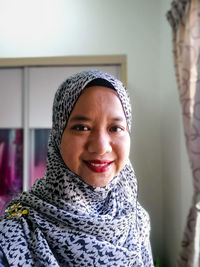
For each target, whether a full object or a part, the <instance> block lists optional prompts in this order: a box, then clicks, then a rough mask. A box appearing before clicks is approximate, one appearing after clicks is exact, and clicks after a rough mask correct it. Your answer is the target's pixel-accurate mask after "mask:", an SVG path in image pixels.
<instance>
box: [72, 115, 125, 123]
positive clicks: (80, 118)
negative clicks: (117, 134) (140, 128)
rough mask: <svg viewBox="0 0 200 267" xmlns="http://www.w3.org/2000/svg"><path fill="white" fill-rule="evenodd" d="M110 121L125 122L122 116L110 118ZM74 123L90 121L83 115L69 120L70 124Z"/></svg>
mask: <svg viewBox="0 0 200 267" xmlns="http://www.w3.org/2000/svg"><path fill="white" fill-rule="evenodd" d="M111 120H112V121H116V122H123V121H126V119H125V118H124V117H122V116H117V117H113V118H111ZM76 121H91V119H90V118H88V117H86V116H83V115H75V116H73V117H71V118H70V122H76Z"/></svg>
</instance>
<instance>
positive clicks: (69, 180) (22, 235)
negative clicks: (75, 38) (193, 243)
mask: <svg viewBox="0 0 200 267" xmlns="http://www.w3.org/2000/svg"><path fill="white" fill-rule="evenodd" d="M130 130H131V106H130V101H129V97H128V94H127V91H126V89H125V88H124V86H123V85H122V83H121V82H120V81H118V80H116V79H115V78H113V77H112V76H110V75H108V74H106V73H103V72H100V71H84V72H81V73H78V74H76V75H74V76H72V77H70V78H69V79H67V80H66V81H65V82H64V83H63V84H62V85H61V86H60V87H59V89H58V91H57V92H56V95H55V99H54V105H53V125H52V130H51V134H50V138H49V144H48V155H47V171H46V174H45V176H44V177H43V179H40V180H38V181H37V182H36V184H35V185H34V186H33V187H32V189H31V190H30V191H29V192H24V193H22V195H21V196H20V197H19V198H18V199H17V200H15V205H14V206H12V207H11V208H10V210H8V211H7V215H6V216H7V218H6V217H5V218H4V219H3V220H2V221H1V223H0V247H1V252H2V255H3V256H2V257H4V261H5V260H7V262H8V264H9V266H153V262H152V256H151V248H150V243H149V228H150V227H149V217H148V215H147V213H146V212H145V211H144V210H143V208H142V207H141V206H140V204H139V203H138V201H137V182H136V178H135V175H134V171H133V169H132V166H131V163H130V162H129V160H128V157H129V149H130Z"/></svg>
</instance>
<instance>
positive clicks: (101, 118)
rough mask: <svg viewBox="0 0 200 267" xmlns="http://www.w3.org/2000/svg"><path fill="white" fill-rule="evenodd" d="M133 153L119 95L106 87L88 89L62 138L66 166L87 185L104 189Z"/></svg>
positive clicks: (75, 109)
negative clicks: (130, 151) (130, 153)
mask: <svg viewBox="0 0 200 267" xmlns="http://www.w3.org/2000/svg"><path fill="white" fill-rule="evenodd" d="M129 150H130V136H129V132H128V127H127V123H126V118H125V115H124V111H123V108H122V105H121V102H120V100H119V98H118V96H117V93H116V92H115V91H114V90H112V89H109V88H106V87H102V86H93V87H89V88H87V89H85V90H84V91H83V93H82V94H81V95H80V97H79V99H78V101H77V102H76V104H75V106H74V109H73V111H72V113H71V115H70V117H69V120H68V122H67V125H66V128H65V130H64V132H63V135H62V140H61V155H62V158H63V160H64V162H65V164H66V165H67V166H68V168H69V169H70V170H71V171H73V172H74V173H76V174H78V175H79V176H80V177H81V178H82V179H83V180H84V181H85V182H86V183H87V184H89V185H92V186H94V187H103V186H105V185H107V184H108V183H109V182H110V181H111V180H112V179H113V177H114V176H115V175H116V174H117V173H118V172H119V171H120V170H121V169H122V168H123V167H124V165H125V163H126V160H127V158H128V156H129Z"/></svg>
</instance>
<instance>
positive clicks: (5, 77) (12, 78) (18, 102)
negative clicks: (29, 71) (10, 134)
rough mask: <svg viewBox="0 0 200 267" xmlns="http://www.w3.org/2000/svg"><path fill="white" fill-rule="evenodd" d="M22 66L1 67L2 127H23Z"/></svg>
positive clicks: (0, 125) (0, 118) (0, 105)
mask: <svg viewBox="0 0 200 267" xmlns="http://www.w3.org/2000/svg"><path fill="white" fill-rule="evenodd" d="M22 75H23V69H22V68H1V69H0V128H21V127H22V79H23V76H22Z"/></svg>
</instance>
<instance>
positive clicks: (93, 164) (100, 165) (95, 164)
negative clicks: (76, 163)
mask: <svg viewBox="0 0 200 267" xmlns="http://www.w3.org/2000/svg"><path fill="white" fill-rule="evenodd" d="M90 164H91V165H92V166H95V167H104V166H106V165H108V163H104V164H98V163H90Z"/></svg>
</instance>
